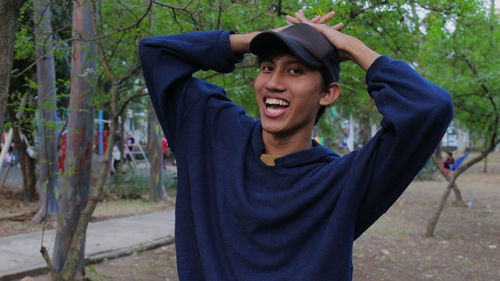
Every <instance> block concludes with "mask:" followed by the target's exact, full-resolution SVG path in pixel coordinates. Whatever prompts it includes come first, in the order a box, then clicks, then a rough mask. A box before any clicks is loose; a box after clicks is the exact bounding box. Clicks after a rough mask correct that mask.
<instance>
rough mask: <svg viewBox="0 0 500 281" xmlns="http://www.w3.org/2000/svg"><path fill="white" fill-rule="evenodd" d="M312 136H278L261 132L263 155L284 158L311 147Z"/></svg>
mask: <svg viewBox="0 0 500 281" xmlns="http://www.w3.org/2000/svg"><path fill="white" fill-rule="evenodd" d="M311 138H312V135H311V133H310V132H309V133H308V134H302V135H294V136H280V135H276V134H271V133H268V132H266V131H264V130H263V131H262V141H263V142H264V153H266V154H271V155H280V156H285V155H288V154H292V153H294V152H298V151H301V150H304V149H308V148H311V147H312V140H311Z"/></svg>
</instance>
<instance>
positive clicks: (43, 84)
mask: <svg viewBox="0 0 500 281" xmlns="http://www.w3.org/2000/svg"><path fill="white" fill-rule="evenodd" d="M49 4H50V0H34V1H33V11H34V22H35V45H36V57H37V58H40V57H42V56H43V59H41V60H39V61H38V62H37V65H36V73H37V83H38V89H37V91H38V110H39V114H40V121H39V123H38V134H39V137H40V141H39V148H38V152H39V153H38V155H39V156H38V159H39V161H38V169H39V170H38V171H39V181H38V192H39V194H40V205H39V207H38V212H37V214H36V215H35V217H34V218H33V221H35V222H36V223H40V222H41V221H42V220H43V219H45V216H46V214H47V213H48V214H51V215H56V214H57V212H58V210H59V202H57V199H56V198H55V194H56V188H57V179H58V178H57V177H58V175H57V129H56V107H57V105H56V75H55V67H54V56H53V54H52V53H50V52H51V50H52V45H53V40H52V26H51V18H52V15H51V10H50V6H49Z"/></svg>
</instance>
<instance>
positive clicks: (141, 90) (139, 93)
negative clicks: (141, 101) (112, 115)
mask: <svg viewBox="0 0 500 281" xmlns="http://www.w3.org/2000/svg"><path fill="white" fill-rule="evenodd" d="M145 89H146V85H143V86H142V87H141V88H140V89H139V90H137V91H136V92H135V93H134V94H133V95H132V96H131V97H129V98H128V99H127V100H126V101H125V102H124V103H123V104H122V106H121V108H120V110H119V111H118V114H117V116H120V115H122V113H123V111H125V108H127V105H128V104H129V103H130V102H131V101H133V100H135V99H136V98H140V97H143V96H147V95H148V94H147V93H145V92H144V90H145Z"/></svg>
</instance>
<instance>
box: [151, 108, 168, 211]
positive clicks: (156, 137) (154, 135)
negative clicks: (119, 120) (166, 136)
mask: <svg viewBox="0 0 500 281" xmlns="http://www.w3.org/2000/svg"><path fill="white" fill-rule="evenodd" d="M149 105H150V106H149V110H148V157H149V164H150V177H149V199H150V200H153V201H158V200H160V199H163V198H165V196H166V192H165V187H164V186H163V184H162V172H163V153H162V143H161V134H160V125H159V122H158V120H157V118H156V114H155V112H154V110H153V106H152V105H151V101H150V102H149Z"/></svg>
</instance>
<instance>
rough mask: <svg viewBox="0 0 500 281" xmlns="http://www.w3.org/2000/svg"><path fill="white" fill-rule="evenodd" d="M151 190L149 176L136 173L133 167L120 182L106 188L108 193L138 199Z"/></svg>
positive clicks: (123, 197)
mask: <svg viewBox="0 0 500 281" xmlns="http://www.w3.org/2000/svg"><path fill="white" fill-rule="evenodd" d="M148 192H149V177H148V176H146V175H143V174H140V173H136V172H135V171H134V170H133V169H132V168H129V169H128V170H127V172H126V177H125V179H123V181H122V182H120V183H119V184H114V185H110V186H109V187H107V189H106V190H105V193H106V194H108V195H114V196H117V197H118V198H122V199H138V198H142V197H143V196H146V195H147V194H148Z"/></svg>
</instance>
